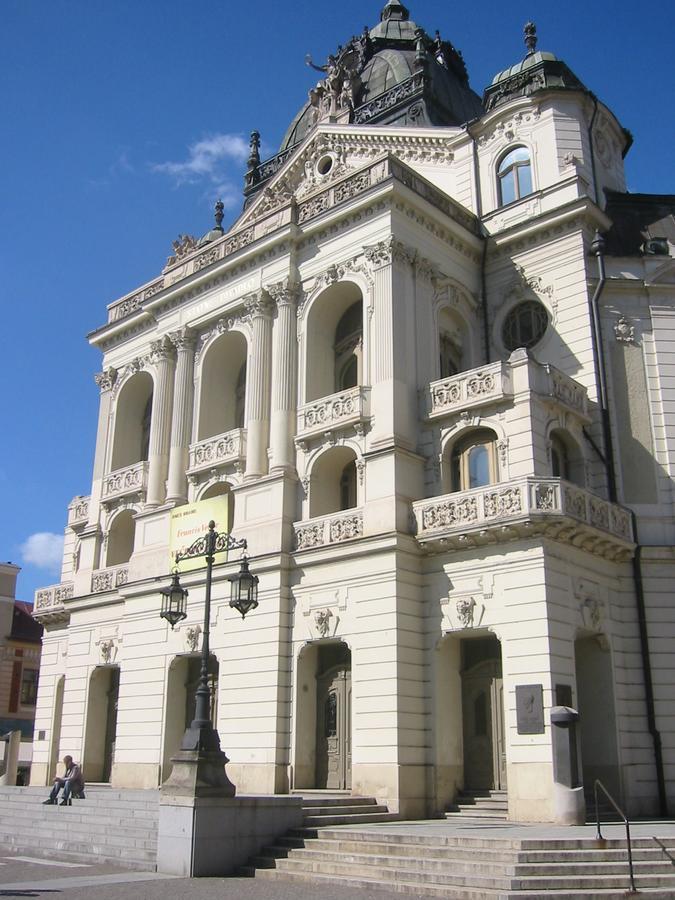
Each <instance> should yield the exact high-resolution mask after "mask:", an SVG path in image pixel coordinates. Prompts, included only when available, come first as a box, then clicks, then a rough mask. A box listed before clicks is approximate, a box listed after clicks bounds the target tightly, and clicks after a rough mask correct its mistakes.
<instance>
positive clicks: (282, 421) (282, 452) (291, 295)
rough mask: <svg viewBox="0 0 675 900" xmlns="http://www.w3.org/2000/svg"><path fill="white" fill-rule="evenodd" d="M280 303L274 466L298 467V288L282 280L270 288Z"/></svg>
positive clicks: (273, 418) (274, 353) (274, 375)
mask: <svg viewBox="0 0 675 900" xmlns="http://www.w3.org/2000/svg"><path fill="white" fill-rule="evenodd" d="M268 291H269V294H270V296H271V298H272V300H273V301H274V303H275V304H276V306H277V317H276V323H275V325H274V330H273V344H274V346H273V351H272V415H271V438H270V444H271V451H272V452H271V465H272V469H273V470H277V471H289V470H293V469H294V468H295V448H294V446H293V437H294V436H295V431H296V410H297V394H298V390H297V368H298V362H297V357H298V342H297V337H296V332H297V329H296V323H295V317H296V302H297V293H298V287H297V286H296V285H294V284H292V283H290V282H288V281H281V282H278V283H277V284H273V285H271V286H270V287H269V288H268Z"/></svg>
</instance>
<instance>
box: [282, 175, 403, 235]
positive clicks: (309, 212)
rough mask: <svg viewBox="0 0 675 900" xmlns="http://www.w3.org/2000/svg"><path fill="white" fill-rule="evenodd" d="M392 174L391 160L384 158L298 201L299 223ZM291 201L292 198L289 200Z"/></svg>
mask: <svg viewBox="0 0 675 900" xmlns="http://www.w3.org/2000/svg"><path fill="white" fill-rule="evenodd" d="M389 174H390V161H389V160H382V161H380V162H377V163H374V164H373V165H370V166H368V167H367V168H365V169H361V170H358V171H357V172H356V173H354V174H353V175H350V176H349V177H348V178H346V179H345V180H342V181H337V182H335V183H334V184H332V185H331V186H330V187H328V188H326V190H324V191H321V192H320V193H318V194H314V196H313V197H310V198H308V199H307V200H304V201H302V202H301V203H298V213H297V215H298V225H302V224H303V223H304V222H307V221H309V220H310V219H313V218H315V217H316V216H318V215H320V214H321V213H323V212H325V211H326V210H328V209H332V208H333V207H334V206H338V205H339V204H341V203H345V202H347V201H348V200H351V199H352V198H354V197H357V196H358V195H359V194H362V193H364V192H365V191H367V190H369V189H370V188H371V187H374V186H375V185H376V184H379V182H381V181H382V180H383V179H384V178H386V177H387V176H388V175H389ZM288 202H290V198H289V201H288Z"/></svg>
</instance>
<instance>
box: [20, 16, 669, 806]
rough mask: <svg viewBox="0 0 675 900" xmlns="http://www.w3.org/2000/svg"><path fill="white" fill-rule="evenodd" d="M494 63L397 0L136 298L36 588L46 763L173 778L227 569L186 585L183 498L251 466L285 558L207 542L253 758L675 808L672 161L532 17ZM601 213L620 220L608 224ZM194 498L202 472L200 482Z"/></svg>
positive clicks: (553, 798) (226, 694)
mask: <svg viewBox="0 0 675 900" xmlns="http://www.w3.org/2000/svg"><path fill="white" fill-rule="evenodd" d="M526 50H527V53H526V56H525V57H524V59H523V60H521V61H520V62H518V63H517V64H515V65H513V66H512V67H510V68H509V69H506V70H504V71H503V72H500V73H499V74H498V75H497V76H496V77H495V79H494V81H493V83H492V84H491V85H490V86H489V87H488V88H487V89H486V91H485V93H484V96H483V98H482V99H481V98H480V97H479V96H478V95H477V94H475V93H474V92H473V91H472V90H471V88H470V86H469V83H468V77H467V74H466V69H465V67H464V63H463V60H462V58H461V54H459V53H458V52H457V51H456V49H455V48H454V47H453V46H452V44H450V43H449V42H447V41H444V40H443V39H442V38H441V37H440V36H439V35H438V34H437V35H436V37H435V38H431V37H429V36H428V35H427V33H426V32H424V31H423V30H422V29H420V28H418V27H417V25H416V24H415V23H414V22H412V21H411V19H410V15H409V12H408V10H407V9H406V8H405V7H404V6H403V5H402V4H401V3H400V2H399V0H388V2H387V4H386V5H385V7H384V9H383V10H382V12H381V16H380V21H379V23H378V24H377V25H376V26H375V27H374V28H372V29H371V30H370V31H368V30H365V31H364V33H363V34H362V35H361V36H360V37H358V38H354V39H352V40H351V41H350V42H349V43H348V44H346V45H345V46H344V47H341V48H340V49H339V51H338V52H337V54H336V56H334V57H333V56H331V57H329V60H328V62H327V64H326V65H325V66H323V67H321V79H320V80H319V82H318V84H317V86H316V88H314V89H313V90H312V91H310V96H309V100H308V101H307V103H306V104H305V106H303V108H302V109H301V110H300V112H299V113H298V115H297V116H296V118H295V119H294V120H293V122H292V123H291V126H290V127H289V130H288V132H287V135H286V137H285V139H284V142H283V144H282V147H281V148H280V152H279V153H278V154H277V155H276V156H275V157H273V158H272V159H270V160H265V161H261V160H260V157H259V146H260V139H259V135H258V134H257V133H256V132H254V133H253V135H252V137H251V155H250V158H249V163H248V170H247V173H246V179H245V190H244V194H245V198H246V199H245V205H244V210H243V212H242V214H241V216H240V217H239V218H238V220H237V221H236V222H235V224H234V225H233V226H232V228H231V229H229V230H228V231H227V232H224V231H223V228H222V226H221V222H222V208H218V206H217V207H216V223H215V227H214V228H213V229H212V230H211V231H210V232H208V233H207V234H206V235H204V237H203V238H201V239H200V240H197V239H194V238H190V237H187V238H186V237H183V238H181V239H180V240H179V241H177V242H176V243H175V244H174V250H175V252H174V254H173V255H172V256H171V257H170V258H169V261H168V263H167V265H166V267H165V268H164V270H163V271H162V273H161V275H160V276H159V277H157V278H155V279H154V280H153V281H151V282H149V283H148V284H146V285H144V286H142V287H141V288H139V289H138V290H136V291H134V292H133V293H131V294H129V295H128V296H125V297H123V298H121V299H120V300H118V301H116V302H115V303H113V304H111V305H110V306H109V307H108V318H107V322H106V323H105V324H104V325H103V326H102V327H100V328H99V329H97V330H96V331H95V332H94V333H93V334H92V335H90V341H91V343H92V344H93V345H94V346H96V347H98V348H99V349H100V350H101V353H102V367H101V372H100V374H98V375H97V376H96V382H97V384H98V386H99V388H100V391H101V402H100V414H99V424H98V433H97V441H96V453H95V459H94V465H93V480H92V486H91V491H90V493H89V494H88V495H87V496H78V497H76V498H75V499H74V500H73V502H72V504H71V505H70V507H69V510H68V526H67V528H66V544H65V554H64V563H63V571H62V576H61V581H60V583H59V584H58V585H52V586H50V587H46V588H44V589H43V590H40V591H38V592H37V595H36V603H35V615H36V617H37V618H38V619H39V620H40V621H41V622H42V623H44V625H45V629H46V630H45V640H44V650H43V665H42V676H41V681H40V691H39V697H38V726H37V727H38V728H39V729H40V734H44V738H43V739H41V740H39V741H38V742H37V743H36V747H35V763H34V767H33V783H36V784H44V783H45V782H47V781H49V779H50V778H51V776H52V773H53V770H54V765H55V761H56V760H57V759H58V758H59V757H60V756H61V755H62V754H63V753H64V752H68V753H71V754H72V755H73V756H75V757H78V758H79V759H80V760H81V761H82V763H83V765H84V769H85V773H86V777H87V780H88V781H108V780H109V781H111V782H112V783H113V784H115V785H119V786H127V787H136V788H139V787H155V786H157V785H158V784H160V783H161V782H162V781H163V780H164V779H165V778H166V777H167V775H168V773H169V771H170V769H171V755H172V753H173V752H174V751H175V749H176V747H177V745H178V742H179V738H180V734H181V733H182V730H183V728H184V726H185V720H186V718H189V716H190V697H191V689H192V685H193V684H194V679H195V659H196V655H197V653H198V650H199V646H200V635H201V628H200V622H201V616H202V609H203V606H202V603H203V596H204V584H203V580H204V579H203V571H201V572H200V571H192V572H189V573H186V574H185V575H184V576H182V582H183V584H184V586H185V587H187V588H188V589H189V591H190V599H189V607H188V608H189V615H188V618H187V619H186V620H185V622H184V623H182V624H181V625H180V626H178V627H176V628H175V630H171V629H170V628H169V627H168V625H167V623H166V622H165V621H164V620H162V619H160V618H159V615H158V609H159V595H158V590H159V589H160V588H161V587H163V586H165V585H166V584H167V581H168V575H169V572H170V569H171V558H170V554H169V533H170V519H171V514H172V511H175V510H176V508H178V507H181V506H184V505H186V504H197V503H199V501H202V500H204V499H209V498H214V497H219V496H220V497H227V500H228V513H227V516H228V518H229V523H228V524H229V527H231V529H232V532H233V533H234V534H235V535H236V536H237V537H245V538H246V539H247V541H248V545H249V550H250V552H251V554H252V559H251V567H252V569H254V570H255V573H256V574H257V575H258V576H259V578H260V590H259V601H260V605H259V607H258V609H257V610H256V611H255V612H254V613H253V614H251V616H250V617H249V618H247V619H246V621H245V622H242V621H241V620H240V619H238V617H237V616H236V614H235V613H234V611H233V610H230V608H229V606H228V602H227V601H228V596H229V585H228V582H227V576H228V575H229V574H231V573H232V572H233V571H235V570H236V567H237V561H236V560H235V559H231V560H230V561H228V562H226V563H223V564H221V565H218V566H216V568H215V570H214V577H215V581H214V594H213V603H214V606H213V614H212V622H211V653H212V657H213V659H212V685H213V698H214V699H213V707H214V716H215V719H216V722H217V727H218V730H219V733H220V735H221V740H222V743H223V748H224V749H225V750H226V751H227V753H228V756H229V757H230V760H231V762H230V764H229V765H228V773H229V775H230V778H231V779H232V781H234V783H235V784H236V785H237V787H238V790H239V792H240V793H241V792H281V793H283V792H286V791H289V790H291V789H303V788H307V789H308V788H327V789H351V790H352V792H353V793H355V794H366V795H374V796H377V797H378V798H379V799H380V800H382V801H384V802H386V803H388V805H389V807H390V809H392V810H395V811H398V812H400V813H401V814H402V815H404V816H422V815H430V814H437V813H439V812H442V810H443V809H445V808H446V807H447V806H448V804H450V803H451V802H452V801H453V799H454V797H455V796H456V795H457V793H458V791H462V790H464V791H479V790H486V789H501V790H505V791H507V792H508V802H509V815H510V817H511V818H512V819H514V820H520V821H550V820H553V819H556V817H557V816H558V804H559V799H557V794H556V791H557V788H556V785H558V784H559V783H560V782H561V780H564V779H561V775H560V772H559V771H558V770H557V769H558V767H559V765H560V762H559V759H558V757H557V751H556V745H555V733H554V731H555V728H554V726H552V725H551V721H550V712H551V709H552V708H553V707H570V708H574V709H577V710H578V711H579V713H580V720H579V723H578V744H579V758H578V760H577V771H575V772H573V773H572V775H571V780H570V778H568V779H567V780H568V782H569V784H568V785H567V787H569V788H574V787H575V786H576V785H582V784H583V785H584V786H585V787H586V788H588V787H589V786H592V783H593V780H594V779H595V778H597V777H599V778H601V779H602V780H603V782H604V783H605V784H606V785H607V787H608V788H609V789H610V790H611V791H612V792H614V793H616V794H617V795H618V796H619V797H620V798H621V799H622V801H623V802H624V804H625V805H626V807H627V808H628V810H629V811H630V812H631V813H632V814H636V813H647V812H649V813H653V812H658V811H665V806H666V802H667V797H668V794H669V793H670V795H671V796H672V793H673V790H674V786H673V774H674V773H673V766H674V765H675V746H674V742H675V738H674V737H673V731H674V725H675V723H674V722H673V687H672V677H671V668H670V663H669V661H668V654H669V651H670V649H671V647H672V640H673V637H675V632H674V622H675V612H673V609H672V604H671V603H670V594H671V582H672V578H673V575H674V574H675V568H673V562H674V559H675V556H674V551H673V545H674V543H675V541H674V530H675V528H674V525H673V489H672V466H673V464H674V463H675V458H674V457H675V421H674V420H673V414H672V409H671V408H670V407H669V405H668V396H669V392H670V390H671V389H672V387H671V386H672V378H673V376H675V363H674V362H673V354H672V352H671V348H672V346H673V343H672V341H673V336H674V335H673V328H674V325H675V317H674V312H673V298H674V295H673V286H674V284H675V268H674V266H673V258H672V253H673V240H674V237H673V229H672V209H673V203H672V200H673V198H669V197H660V198H654V197H647V196H643V195H640V196H637V197H636V196H634V195H628V194H626V190H625V181H624V171H623V157H624V155H625V153H626V152H627V150H628V148H629V146H630V142H631V138H630V136H629V135H628V133H627V132H626V131H625V130H624V129H623V128H622V126H621V125H620V123H619V122H618V121H617V120H616V118H615V116H614V115H613V114H612V112H611V110H609V109H608V108H607V107H606V106H604V105H603V104H602V102H601V101H599V100H598V99H597V98H595V96H594V95H593V94H592V93H591V92H590V91H589V90H588V89H587V88H586V87H585V86H584V85H583V84H581V82H580V81H579V80H578V79H577V78H576V76H575V75H574V73H572V72H571V71H570V69H569V68H568V67H567V66H566V65H565V64H564V62H562V61H561V60H559V59H557V58H556V57H555V56H554V55H553V54H551V53H545V52H540V51H538V50H537V47H536V34H535V29H534V27H533V26H532V25H528V26H527V27H526ZM600 235H604V236H605V237H604V238H603V237H601V236H600ZM196 508H197V509H198V507H196Z"/></svg>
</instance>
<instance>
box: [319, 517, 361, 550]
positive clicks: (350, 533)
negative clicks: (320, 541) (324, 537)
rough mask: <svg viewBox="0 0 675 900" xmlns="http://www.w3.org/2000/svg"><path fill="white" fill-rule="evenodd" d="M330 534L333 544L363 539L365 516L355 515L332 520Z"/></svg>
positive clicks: (329, 528)
mask: <svg viewBox="0 0 675 900" xmlns="http://www.w3.org/2000/svg"><path fill="white" fill-rule="evenodd" d="M328 534H329V540H330V543H331V544H335V543H338V542H340V541H348V540H351V538H356V537H361V535H362V534H363V515H362V514H361V513H355V514H354V515H346V516H340V517H339V518H335V519H331V521H330V523H329V526H328Z"/></svg>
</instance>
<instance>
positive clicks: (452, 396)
mask: <svg viewBox="0 0 675 900" xmlns="http://www.w3.org/2000/svg"><path fill="white" fill-rule="evenodd" d="M428 390H429V393H428V417H429V418H430V419H434V418H438V417H439V416H444V415H447V414H448V413H452V412H459V411H460V410H464V409H475V408H476V407H479V406H484V405H485V404H487V403H494V402H495V401H499V400H503V399H504V398H506V397H512V396H513V389H512V386H511V370H510V366H509V364H508V363H506V362H496V363H491V364H490V365H488V366H481V367H480V368H478V369H470V370H469V371H467V372H461V373H460V374H459V375H453V376H452V378H442V379H440V380H439V381H432V382H431V384H430V385H429V389H428Z"/></svg>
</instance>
